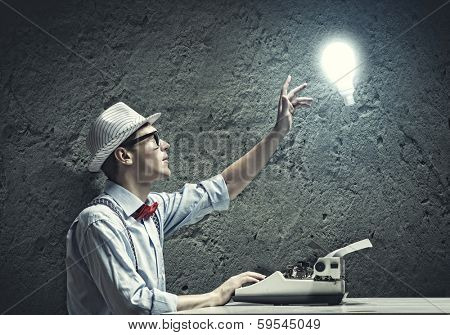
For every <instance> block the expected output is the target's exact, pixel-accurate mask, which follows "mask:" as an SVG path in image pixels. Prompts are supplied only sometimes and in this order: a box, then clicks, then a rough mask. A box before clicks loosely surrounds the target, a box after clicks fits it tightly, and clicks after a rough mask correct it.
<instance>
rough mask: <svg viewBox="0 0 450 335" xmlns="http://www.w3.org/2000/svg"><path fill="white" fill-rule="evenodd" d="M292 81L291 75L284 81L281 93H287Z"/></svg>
mask: <svg viewBox="0 0 450 335" xmlns="http://www.w3.org/2000/svg"><path fill="white" fill-rule="evenodd" d="M290 82H291V75H289V76H288V77H287V79H286V81H285V82H284V84H283V87H282V88H281V95H287V89H288V87H289V83H290Z"/></svg>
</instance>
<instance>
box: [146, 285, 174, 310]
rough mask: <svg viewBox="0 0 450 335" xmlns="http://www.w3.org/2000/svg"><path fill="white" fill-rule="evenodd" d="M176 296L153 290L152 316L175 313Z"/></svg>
mask: <svg viewBox="0 0 450 335" xmlns="http://www.w3.org/2000/svg"><path fill="white" fill-rule="evenodd" d="M177 304H178V296H176V295H175V294H172V293H168V292H163V291H161V290H158V289H156V288H155V289H153V306H152V314H162V313H170V312H176V311H177Z"/></svg>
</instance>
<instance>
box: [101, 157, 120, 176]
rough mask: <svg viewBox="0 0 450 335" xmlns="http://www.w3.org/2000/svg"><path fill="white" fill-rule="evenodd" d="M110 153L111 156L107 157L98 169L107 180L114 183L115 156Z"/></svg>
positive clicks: (115, 172) (115, 173)
mask: <svg viewBox="0 0 450 335" xmlns="http://www.w3.org/2000/svg"><path fill="white" fill-rule="evenodd" d="M115 151H116V150H115V149H114V151H113V152H112V153H111V155H109V156H108V158H107V159H106V160H105V162H104V163H103V165H102V167H101V168H100V169H101V170H102V171H103V173H104V174H105V175H106V177H108V179H110V180H112V181H116V175H117V160H116V156H115V155H114V152H115Z"/></svg>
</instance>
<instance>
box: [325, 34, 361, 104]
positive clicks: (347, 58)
mask: <svg viewBox="0 0 450 335" xmlns="http://www.w3.org/2000/svg"><path fill="white" fill-rule="evenodd" d="M321 63H322V68H323V70H324V71H325V73H326V75H327V77H328V79H329V80H330V81H331V82H332V83H333V84H335V85H336V86H337V89H338V91H339V94H340V95H341V96H342V97H343V98H344V103H345V105H346V106H350V105H353V104H354V103H355V100H354V99H353V92H354V91H355V88H354V86H353V79H354V76H355V72H356V71H355V68H356V57H355V53H354V52H353V49H352V48H351V47H350V46H349V45H348V44H347V43H344V42H340V41H339V42H338V41H336V42H332V43H330V44H329V45H327V46H326V47H325V49H324V51H323V53H322V61H321Z"/></svg>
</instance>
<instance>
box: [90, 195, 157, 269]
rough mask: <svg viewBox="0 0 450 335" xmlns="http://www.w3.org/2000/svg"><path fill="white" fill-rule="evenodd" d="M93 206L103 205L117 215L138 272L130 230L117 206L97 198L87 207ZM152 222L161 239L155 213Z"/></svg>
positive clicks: (107, 200)
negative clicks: (124, 231) (123, 228)
mask: <svg viewBox="0 0 450 335" xmlns="http://www.w3.org/2000/svg"><path fill="white" fill-rule="evenodd" d="M94 205H104V206H107V207H109V208H110V209H111V210H112V211H113V212H114V213H116V214H117V216H118V217H119V219H120V221H121V222H122V224H123V226H124V227H125V230H126V231H127V235H128V240H129V241H130V245H131V250H133V255H134V260H135V265H136V272H137V271H138V269H139V268H138V260H137V256H136V249H135V247H134V243H133V239H132V237H131V233H130V229H129V228H128V225H127V224H126V222H125V220H124V219H123V217H122V214H121V213H120V210H119V209H118V208H117V206H116V205H115V204H114V203H113V202H112V201H111V200H109V199H106V198H97V199H94V200H92V201H91V202H90V203H89V204H88V205H87V207H90V206H94ZM152 219H153V222H154V223H155V226H156V230H157V231H158V236H159V238H160V239H161V231H160V230H161V227H160V224H159V220H158V217H157V216H156V213H154V214H153V216H152Z"/></svg>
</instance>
